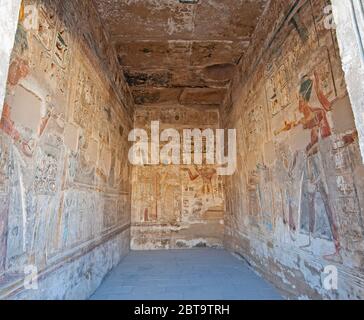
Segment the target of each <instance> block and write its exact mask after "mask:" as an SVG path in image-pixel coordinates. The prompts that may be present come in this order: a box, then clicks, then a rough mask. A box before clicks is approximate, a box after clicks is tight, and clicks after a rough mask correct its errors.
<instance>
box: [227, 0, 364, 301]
mask: <svg viewBox="0 0 364 320" xmlns="http://www.w3.org/2000/svg"><path fill="white" fill-rule="evenodd" d="M341 2H342V1H341ZM341 2H340V3H341ZM310 3H311V4H310ZM287 6H288V4H287V2H285V6H284V3H283V2H279V1H277V2H271V5H270V10H268V11H267V16H266V17H263V19H262V21H265V24H263V23H262V24H261V25H259V26H258V28H257V31H256V34H255V35H254V43H253V45H252V47H254V46H255V45H256V44H258V46H260V51H257V50H256V49H255V51H251V52H250V54H251V55H250V56H248V59H247V60H246V61H245V62H242V63H241V65H240V68H241V69H240V71H239V74H240V76H239V77H236V78H235V81H234V83H233V85H232V86H231V94H230V95H229V96H230V97H231V99H230V100H226V107H225V111H224V113H225V114H226V117H224V121H225V126H226V127H229V128H230V127H236V128H237V130H238V137H239V138H238V155H239V161H238V168H239V169H238V171H237V172H236V174H235V175H234V176H232V177H228V178H227V180H226V191H225V193H226V203H227V209H226V210H227V211H226V213H225V217H226V219H225V223H226V229H225V245H226V246H227V247H229V248H230V249H231V250H232V251H236V252H239V253H241V254H242V255H244V256H245V257H246V258H247V259H248V260H249V261H250V262H251V264H252V265H253V266H254V267H255V268H257V270H259V271H260V272H261V273H262V274H264V275H265V276H266V277H267V278H268V279H270V280H272V281H273V282H274V283H275V284H276V285H277V286H279V287H281V288H282V289H284V290H286V292H287V296H290V297H298V298H314V299H322V298H332V299H336V298H341V299H358V298H362V297H363V295H364V276H363V273H362V265H363V257H364V256H363V249H364V237H363V235H364V223H363V222H364V216H363V212H364V210H363V209H364V207H363V201H362V199H363V196H364V194H363V188H362V183H361V182H360V181H363V179H364V176H363V163H362V161H361V156H360V148H359V141H358V136H357V132H356V129H355V126H354V125H353V120H354V119H353V113H352V112H351V105H350V101H349V99H348V98H347V95H348V93H347V91H346V85H345V80H344V74H343V71H342V66H341V61H340V57H339V54H338V47H337V42H336V35H335V32H334V30H331V29H326V28H325V24H324V23H325V19H326V18H327V16H325V14H324V7H325V6H326V1H323V0H316V1H311V2H308V1H301V2H300V3H299V4H298V5H297V6H296V7H293V10H292V11H291V13H292V14H291V15H290V16H285V15H284V14H283V13H284V12H286V11H285V10H287ZM344 6H345V5H344ZM268 12H269V14H268ZM284 17H286V18H284ZM287 19H288V20H287ZM292 19H294V21H295V23H289V22H290V21H292ZM269 23H271V24H270V26H269ZM267 28H268V29H267ZM269 28H273V29H274V30H273V31H269V32H268V33H267V30H269ZM267 36H268V38H267ZM264 39H265V40H264ZM259 52H261V54H259ZM328 265H333V266H335V267H337V269H338V272H339V288H338V290H337V291H330V290H326V289H325V288H324V274H323V270H324V268H325V267H326V266H328Z"/></svg>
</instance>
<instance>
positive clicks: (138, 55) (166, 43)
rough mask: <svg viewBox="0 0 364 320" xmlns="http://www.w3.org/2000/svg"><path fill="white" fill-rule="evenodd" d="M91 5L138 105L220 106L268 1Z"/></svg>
mask: <svg viewBox="0 0 364 320" xmlns="http://www.w3.org/2000/svg"><path fill="white" fill-rule="evenodd" d="M94 1H95V3H96V6H97V8H98V10H99V13H100V15H101V19H102V20H103V23H104V25H105V28H106V30H107V31H108V32H109V35H110V36H111V41H112V44H113V45H114V46H115V49H116V51H117V54H118V59H119V63H120V66H121V68H122V69H123V71H124V74H125V77H126V79H127V81H128V83H129V85H130V88H131V90H132V93H133V95H134V99H135V103H136V104H137V105H141V104H155V103H158V104H160V103H180V104H183V105H189V104H203V105H220V104H221V103H222V101H223V100H224V97H225V95H226V92H227V87H228V85H229V83H230V80H231V79H232V77H233V74H234V72H235V67H236V64H237V63H238V62H239V60H240V59H241V58H242V57H243V56H244V53H245V52H246V51H247V48H248V47H249V45H250V40H251V36H252V34H253V32H254V30H255V27H256V25H257V23H258V20H259V17H260V15H261V14H262V13H263V10H264V8H265V5H266V4H267V2H268V1H267V0H199V1H197V3H196V4H188V3H181V2H184V1H187V2H188V1H194V0H94Z"/></svg>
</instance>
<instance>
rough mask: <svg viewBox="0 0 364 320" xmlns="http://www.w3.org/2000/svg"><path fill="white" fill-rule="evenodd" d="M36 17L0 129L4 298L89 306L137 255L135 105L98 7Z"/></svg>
mask: <svg viewBox="0 0 364 320" xmlns="http://www.w3.org/2000/svg"><path fill="white" fill-rule="evenodd" d="M28 5H32V6H33V7H32V8H33V10H35V13H36V14H37V15H38V19H37V20H36V23H37V24H36V26H35V27H33V28H28V26H27V24H26V23H25V22H24V21H25V20H24V19H23V18H22V16H21V19H20V23H19V26H18V31H17V37H16V42H15V47H14V51H13V54H12V57H11V62H10V70H9V77H8V86H7V93H6V97H5V105H4V112H3V114H2V119H1V123H0V128H1V131H0V141H1V142H0V203H1V206H0V217H1V224H0V283H1V285H0V297H1V298H9V299H13V298H14V299H26V298H34V299H44V298H47V299H75V298H77V299H82V298H87V297H88V296H89V295H90V294H92V293H93V291H94V290H95V289H96V288H97V286H98V285H99V284H100V282H101V280H102V278H103V277H104V276H105V274H106V273H107V272H108V271H109V270H110V269H111V268H112V267H113V266H115V265H116V264H117V263H118V262H119V261H120V259H121V258H122V257H124V256H125V255H126V254H127V253H128V251H129V242H130V203H131V202H130V176H129V172H130V168H129V164H128V162H126V161H125V158H126V154H127V150H128V146H129V143H128V141H127V132H129V130H130V128H131V126H132V117H131V113H132V111H131V110H133V103H132V99H131V96H130V93H129V89H128V86H127V84H126V83H125V82H124V80H123V75H122V74H120V70H119V68H118V67H116V54H115V52H114V51H113V49H112V48H110V47H109V46H108V39H107V37H106V36H105V34H104V32H103V28H102V25H101V24H100V22H99V20H98V15H97V12H96V10H95V9H94V8H93V7H92V6H89V5H88V4H87V3H86V2H84V1H23V7H22V10H24V9H26V8H27V6H28ZM27 266H35V267H36V268H37V270H38V275H39V290H25V289H24V287H23V279H24V277H25V275H26V274H25V270H26V267H27Z"/></svg>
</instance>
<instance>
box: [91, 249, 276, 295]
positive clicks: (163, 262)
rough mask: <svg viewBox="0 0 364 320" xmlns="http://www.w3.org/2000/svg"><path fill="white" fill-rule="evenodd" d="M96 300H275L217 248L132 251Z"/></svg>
mask: <svg viewBox="0 0 364 320" xmlns="http://www.w3.org/2000/svg"><path fill="white" fill-rule="evenodd" d="M91 299H92V300H206V299H208V300H221V299H224V300H225V299H228V300H243V299H244V300H245V299H246V300H249V299H254V300H266V299H269V300H273V299H274V300H277V299H281V297H280V295H279V293H278V292H277V291H276V290H275V289H274V288H273V287H272V286H271V285H270V284H269V283H267V282H265V281H264V280H263V279H262V278H260V277H259V276H257V275H256V274H255V273H254V272H253V271H252V270H251V269H249V267H248V266H247V264H246V263H245V262H244V261H241V260H240V259H238V258H236V257H234V256H233V255H232V254H230V253H229V252H227V251H224V250H214V249H196V250H171V251H132V252H131V253H130V254H129V255H128V256H127V257H126V258H125V259H124V260H123V261H122V262H121V264H120V265H119V266H118V267H116V268H115V269H114V270H113V271H112V272H111V273H110V274H109V275H108V276H107V277H106V278H105V281H104V282H103V283H102V285H101V287H100V288H99V289H98V290H97V291H96V293H95V294H94V295H93V296H92V297H91Z"/></svg>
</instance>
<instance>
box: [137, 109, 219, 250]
mask: <svg viewBox="0 0 364 320" xmlns="http://www.w3.org/2000/svg"><path fill="white" fill-rule="evenodd" d="M206 108H207V107H206V106H204V107H198V106H193V107H189V106H181V105H177V106H173V105H171V106H161V107H159V106H153V107H138V108H137V109H136V112H135V120H134V127H135V128H140V129H145V130H146V131H147V132H148V133H149V136H150V126H151V122H152V121H160V131H163V130H164V129H169V128H173V129H176V130H178V132H179V133H180V137H181V139H182V137H183V129H195V128H199V129H201V131H203V130H204V129H208V128H209V129H213V130H215V129H217V128H219V111H218V109H211V108H209V109H208V110H206ZM181 145H182V140H181ZM162 147H163V142H162V143H161V148H162ZM182 154H183V147H182V146H181V157H182ZM181 159H182V158H181ZM192 159H193V158H192ZM161 163H162V164H160V165H145V166H134V167H133V173H132V186H133V187H132V188H133V191H132V218H131V221H132V227H131V248H132V249H136V250H146V249H178V248H181V249H183V248H194V247H222V238H223V230H224V221H223V219H224V190H223V189H224V187H223V179H222V177H221V176H218V175H217V172H216V167H215V166H214V165H207V164H203V165H196V166H195V165H163V159H162V161H161Z"/></svg>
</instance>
